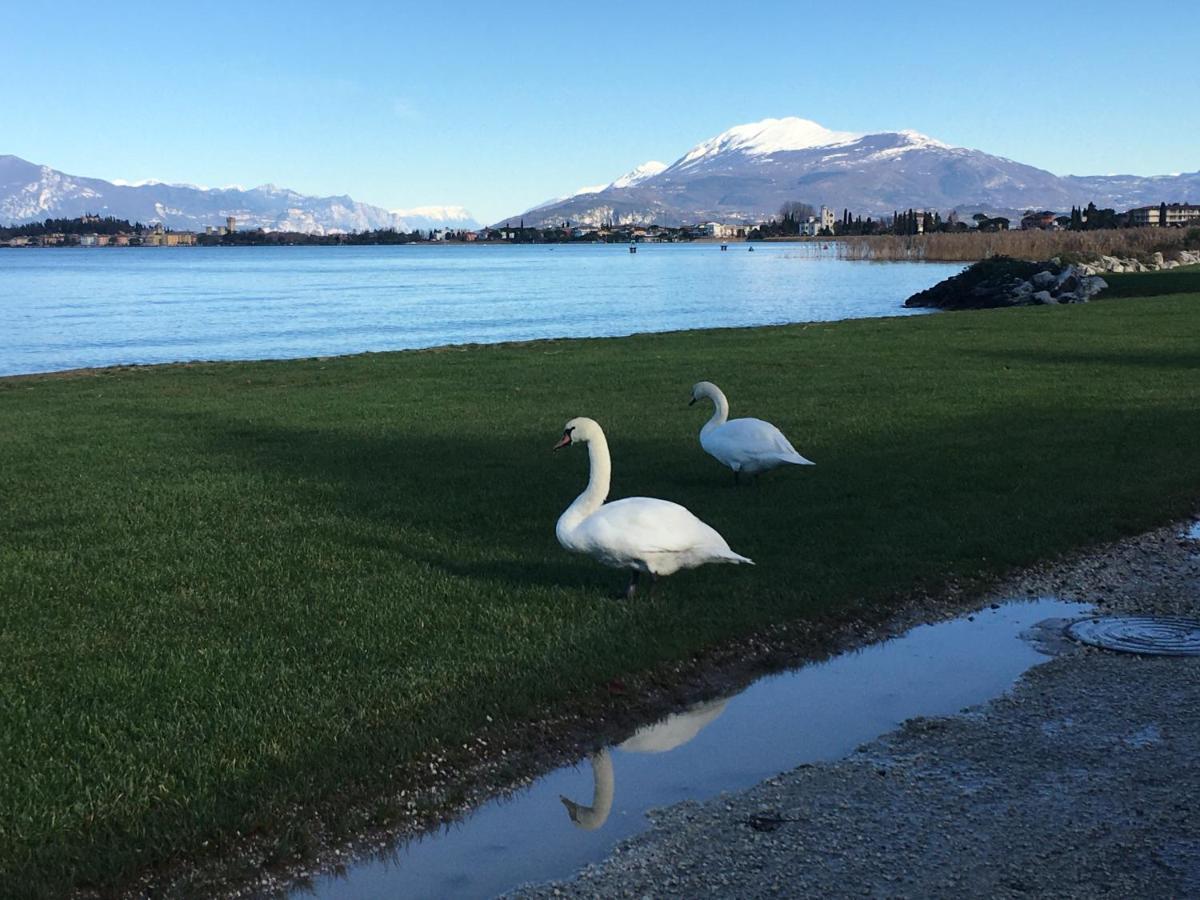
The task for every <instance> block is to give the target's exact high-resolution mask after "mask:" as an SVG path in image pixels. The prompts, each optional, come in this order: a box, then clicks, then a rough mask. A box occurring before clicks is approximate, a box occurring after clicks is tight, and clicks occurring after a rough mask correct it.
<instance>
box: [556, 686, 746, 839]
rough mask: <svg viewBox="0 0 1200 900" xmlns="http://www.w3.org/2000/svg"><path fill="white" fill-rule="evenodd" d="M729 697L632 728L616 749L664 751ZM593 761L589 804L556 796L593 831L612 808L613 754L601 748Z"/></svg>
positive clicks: (717, 712) (696, 728) (681, 742)
mask: <svg viewBox="0 0 1200 900" xmlns="http://www.w3.org/2000/svg"><path fill="white" fill-rule="evenodd" d="M728 702H729V698H728V697H724V698H722V699H720V700H709V701H707V702H704V703H697V704H696V705H694V706H692V707H690V708H688V709H686V710H684V711H683V712H679V713H674V714H673V715H669V716H667V717H666V718H665V719H662V720H661V721H659V722H656V723H654V724H653V725H645V726H643V727H641V728H639V729H638V730H637V731H636V732H634V734H633V737H631V738H628V739H627V740H625V741H624V742H622V743H620V744H618V745H617V749H618V750H624V751H626V752H629V753H666V752H667V751H669V750H674V749H675V748H676V747H681V746H683V745H684V744H686V743H687V742H688V741H690V740H691V739H692V738H694V737H695V736H696V735H697V734H699V733H700V732H701V731H702V730H703V729H704V728H705V726H707V725H708V724H709V723H710V722H711V721H712V720H713V719H715V718H717V716H719V715H721V713H723V712H724V711H725V705H726V704H727V703H728ZM590 760H591V763H592V805H591V806H584V805H583V804H582V803H576V802H575V801H574V800H572V799H570V798H569V797H566V796H564V795H562V794H559V796H558V799H559V800H560V801H562V805H563V806H565V807H566V808H567V815H568V816H570V818H571V821H572V822H573V823H575V825H576V826H577V827H579V828H582V829H583V830H584V831H595V830H596V829H597V828H599V827H600V826H601V825H603V824H604V822H605V820H606V819H607V818H608V816H609V813H611V812H612V804H613V793H614V789H615V786H616V781H615V779H614V777H613V764H612V756H610V755H609V752H608V750H607V749H601V750H598V751H597V752H595V753H593V754H592V755H591V757H590Z"/></svg>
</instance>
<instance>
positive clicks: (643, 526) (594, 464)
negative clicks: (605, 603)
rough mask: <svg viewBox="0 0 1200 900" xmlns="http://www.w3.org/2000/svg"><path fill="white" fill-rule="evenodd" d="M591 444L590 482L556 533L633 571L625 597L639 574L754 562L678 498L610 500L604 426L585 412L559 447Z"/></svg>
mask: <svg viewBox="0 0 1200 900" xmlns="http://www.w3.org/2000/svg"><path fill="white" fill-rule="evenodd" d="M572 444H587V446H588V460H589V464H590V467H591V473H590V476H589V478H588V483H587V487H586V488H585V489H584V491H583V493H582V494H580V495H579V496H578V497H576V498H575V502H574V503H572V504H571V505H570V506H568V507H567V509H566V511H565V512H564V513H563V514H562V515H561V516H560V517H559V519H558V525H557V527H556V528H555V534H556V535H557V537H558V542H559V543H560V544H562V545H563V547H565V548H566V549H567V550H571V551H573V552H575V553H585V554H587V555H588V556H590V557H592V558H593V559H596V560H598V561H599V562H601V563H603V564H604V565H606V566H611V567H612V568H614V569H630V570H632V574H631V575H630V579H629V586H628V587H627V588H626V589H625V597H626V598H630V597H632V596H633V595H634V593H635V592H636V591H637V585H638V577H639V576H640V575H641V573H643V572H645V573H647V574H648V575H649V576H650V578H651V584H652V585H653V580H654V579H655V578H656V577H657V576H659V575H670V574H671V573H673V572H677V571H679V570H680V569H691V568H695V567H696V566H702V565H704V564H705V563H749V564H750V565H754V561H753V560H751V559H747V558H746V557H745V556H741V555H740V554H737V553H734V552H733V551H732V550H731V549H729V544H727V543H726V542H725V538H723V537H721V535H719V534H717V532H716V530H714V529H713V528H711V527H710V526H708V525H705V524H704V523H703V522H701V521H700V520H699V519H697V518H696V517H695V516H694V515H692V513H691V512H689V511H688V510H687V509H685V508H684V507H682V506H680V505H679V504H678V503H671V502H670V501H668V500H655V499H652V498H650V497H626V498H625V499H624V500H615V501H613V502H612V503H605V502H604V500H605V498H606V497H608V484H609V477H610V475H611V472H612V461H611V459H610V458H609V455H608V441H607V440H605V438H604V431H603V429H601V428H600V426H599V425H598V424H597V423H596V422H595V421H594V420H593V419H589V418H587V417H586V416H580V417H579V418H576V419H572V420H571V421H569V422H568V423H567V424H566V427H565V428H564V429H563V435H562V440H560V441H559V442H558V443H557V444H555V445H554V449H555V450H560V449H562V448H563V447H569V446H571V445H572Z"/></svg>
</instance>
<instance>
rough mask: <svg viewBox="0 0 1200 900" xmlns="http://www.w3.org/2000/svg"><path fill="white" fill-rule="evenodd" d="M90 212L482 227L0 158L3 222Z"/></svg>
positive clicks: (190, 223)
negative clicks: (121, 179) (131, 180)
mask: <svg viewBox="0 0 1200 900" xmlns="http://www.w3.org/2000/svg"><path fill="white" fill-rule="evenodd" d="M85 213H95V214H98V215H101V216H116V217H118V218H122V219H128V220H130V221H131V222H132V221H139V222H143V223H147V224H149V223H153V222H161V223H162V224H163V225H165V226H167V227H169V228H175V229H180V230H183V229H188V230H196V231H203V230H204V226H206V225H224V224H225V218H226V217H227V216H234V217H235V218H236V219H237V224H238V227H239V228H264V229H266V230H268V231H303V232H308V233H311V234H329V233H331V232H349V231H366V230H370V229H375V228H395V229H397V230H399V231H411V230H413V229H414V228H419V229H430V228H452V229H472V228H478V227H479V223H478V222H476V221H475V220H474V219H473V218H472V217H471V214H470V213H469V212H467V211H466V210H465V209H463V208H462V207H461V206H425V207H417V208H415V209H410V210H404V209H395V210H386V209H382V208H380V207H378V206H370V205H368V204H366V203H358V202H357V201H355V200H353V199H351V198H350V197H345V196H342V197H308V196H305V195H304V194H298V193H296V192H295V191H291V190H288V189H286V188H278V187H275V186H274V185H271V184H265V185H263V186H261V187H256V188H252V189H250V190H243V189H242V188H236V187H231V188H213V189H208V188H201V187H196V186H195V185H181V184H163V183H161V182H157V181H151V182H142V183H137V184H125V183H118V182H111V181H105V180H104V179H102V178H85V177H82V176H78V175H68V174H66V173H65V172H59V171H58V170H56V169H52V168H50V167H49V166H40V165H36V164H34V163H31V162H27V161H26V160H23V159H21V158H20V157H17V156H0V224H15V225H19V224H23V223H25V222H34V221H40V220H42V219H47V218H60V217H61V218H74V217H76V216H81V215H84V214H85Z"/></svg>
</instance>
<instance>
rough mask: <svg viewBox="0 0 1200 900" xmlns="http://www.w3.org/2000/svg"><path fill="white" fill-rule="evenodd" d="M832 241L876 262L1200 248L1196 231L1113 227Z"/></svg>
mask: <svg viewBox="0 0 1200 900" xmlns="http://www.w3.org/2000/svg"><path fill="white" fill-rule="evenodd" d="M833 243H834V245H835V248H836V252H837V255H838V258H840V259H855V260H874V261H878V262H887V261H918V262H974V261H976V260H980V259H987V258H988V257H990V256H1011V257H1013V258H1014V259H1028V260H1042V259H1049V258H1051V257H1053V256H1068V257H1074V258H1078V259H1095V258H1097V257H1100V256H1119V257H1122V258H1129V257H1134V258H1137V259H1143V258H1148V257H1149V256H1150V255H1151V254H1153V253H1155V252H1161V253H1162V254H1163V256H1165V257H1166V258H1168V259H1170V258H1171V256H1172V255H1173V254H1175V253H1177V252H1178V251H1179V250H1182V249H1191V248H1193V247H1195V246H1200V230H1197V229H1194V228H1193V229H1183V228H1114V229H1105V230H1099V231H1036V230H1035V231H995V232H979V231H969V232H959V233H951V232H938V233H935V234H917V235H891V234H882V235H858V236H846V237H840V238H837V239H836V240H835V241H833Z"/></svg>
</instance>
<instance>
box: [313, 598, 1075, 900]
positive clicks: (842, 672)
mask: <svg viewBox="0 0 1200 900" xmlns="http://www.w3.org/2000/svg"><path fill="white" fill-rule="evenodd" d="M1090 612H1091V607H1089V606H1086V605H1084V604H1077V603H1062V602H1059V601H1056V600H1049V599H1042V600H1035V601H1031V602H1016V603H1009V604H1005V605H1003V606H1001V607H999V608H997V609H985V610H982V611H980V612H978V613H975V614H974V616H973V617H972V618H971V619H967V618H965V617H964V618H961V619H954V620H951V621H947V622H941V623H938V624H935V625H922V626H919V627H917V628H914V629H912V630H911V631H909V632H908V633H907V634H905V635H904V636H903V637H899V638H896V639H894V640H890V641H886V642H883V643H880V644H874V645H871V646H869V647H866V648H863V649H862V650H859V651H856V652H852V653H847V654H843V655H842V656H838V657H836V658H834V659H831V660H827V661H826V662H822V663H814V664H812V665H808V666H805V667H803V668H800V669H796V670H793V671H789V672H784V673H780V674H777V675H771V676H767V677H764V678H762V679H761V680H759V681H756V682H755V683H753V684H752V685H750V686H749V687H747V688H746V689H745V690H743V691H742V692H741V693H738V694H735V695H732V696H730V697H725V698H721V699H718V700H713V701H708V702H706V703H701V704H698V705H696V706H693V707H692V708H691V709H689V710H686V711H684V712H682V713H677V714H675V715H672V716H668V717H667V718H665V719H663V720H662V721H660V722H658V723H656V724H654V725H650V726H647V727H645V728H642V729H641V730H639V731H638V732H636V733H635V734H634V735H633V736H632V737H630V738H629V739H628V740H626V741H624V742H622V743H621V744H618V745H616V746H614V747H609V748H606V749H604V750H601V751H599V752H597V753H595V754H593V755H592V756H591V758H590V759H585V760H582V761H581V762H580V764H579V765H577V766H567V767H564V768H561V769H557V770H555V771H553V772H550V773H549V774H547V775H546V776H544V777H543V778H540V779H539V780H538V781H536V782H535V783H534V784H532V785H531V786H530V787H529V788H528V789H526V790H525V791H523V792H521V793H519V794H517V795H516V796H514V797H511V798H508V799H505V800H496V801H493V802H491V803H488V804H485V805H484V806H482V807H480V808H479V809H478V810H477V811H476V812H475V813H474V814H472V815H471V816H470V817H469V818H467V819H466V820H464V821H463V822H460V823H457V824H454V825H451V826H449V827H448V828H447V829H446V830H444V831H442V832H439V833H437V834H434V835H429V836H426V837H424V838H421V839H419V840H416V841H413V842H411V843H409V844H407V845H405V846H401V847H398V848H396V850H395V851H394V852H393V853H392V854H391V855H390V856H389V857H388V858H386V859H372V860H365V861H362V862H360V863H358V864H356V865H352V866H350V867H349V868H348V869H347V870H346V871H345V872H344V873H343V874H342V875H324V876H320V877H318V878H314V879H313V880H312V882H310V884H309V885H308V886H307V887H305V888H302V889H298V890H297V891H295V892H294V894H293V896H297V897H299V896H316V897H319V898H325V900H334V898H337V900H349V898H355V900H358V898H375V897H414V898H424V897H450V896H453V897H492V896H495V895H496V894H499V893H503V892H504V891H508V890H512V889H513V888H515V887H517V886H518V885H521V884H523V883H526V882H540V881H548V880H552V879H558V878H567V877H570V876H571V875H573V874H574V873H575V872H576V871H577V870H578V869H580V868H581V867H583V866H585V865H587V864H588V863H589V862H594V861H597V860H600V859H603V858H604V857H605V856H606V855H607V854H608V853H609V852H610V851H611V849H612V848H613V846H614V845H615V844H616V843H618V842H619V841H621V840H623V839H625V838H627V837H629V836H630V835H633V834H636V833H637V832H639V831H642V830H644V829H645V827H646V825H647V820H646V816H645V812H646V810H648V809H651V808H653V807H657V806H665V805H668V804H672V803H678V802H679V801H681V800H688V799H692V800H704V799H707V798H709V797H712V796H715V795H716V794H718V793H720V792H721V791H736V790H742V789H745V788H748V787H751V786H753V785H755V784H757V783H758V782H760V781H762V780H763V779H765V778H770V777H771V776H773V775H777V774H778V773H780V772H783V771H786V770H788V769H791V768H794V767H795V766H797V765H800V764H801V763H810V762H822V761H826V760H835V759H839V758H841V757H843V756H846V755H847V754H849V753H850V752H851V751H853V750H854V748H855V747H857V746H859V745H860V744H862V743H864V742H866V741H869V740H871V739H872V738H875V737H877V736H879V735H881V734H884V733H886V732H888V731H891V730H892V729H894V728H895V727H896V726H898V725H899V724H900V723H901V722H903V721H904V720H905V719H909V718H912V717H913V716H938V715H946V714H950V713H955V712H958V711H959V710H961V709H962V708H963V707H965V706H972V705H975V704H978V703H982V702H984V701H986V700H989V699H991V698H992V697H995V696H998V695H999V694H1001V693H1003V692H1004V691H1005V690H1007V689H1008V688H1009V687H1011V686H1012V684H1013V682H1015V681H1016V679H1017V677H1018V676H1020V675H1021V673H1022V672H1024V671H1025V670H1026V669H1028V668H1029V667H1030V666H1032V665H1034V664H1036V663H1037V662H1039V661H1041V660H1043V659H1045V656H1043V655H1042V654H1041V653H1039V652H1038V650H1037V649H1036V648H1035V644H1034V643H1031V642H1030V641H1029V640H1026V639H1023V637H1022V634H1023V633H1024V632H1026V630H1027V629H1029V628H1031V626H1033V625H1036V624H1037V623H1039V622H1041V621H1043V620H1045V619H1050V618H1064V619H1069V618H1077V617H1080V616H1085V615H1088V614H1089V613H1090Z"/></svg>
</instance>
